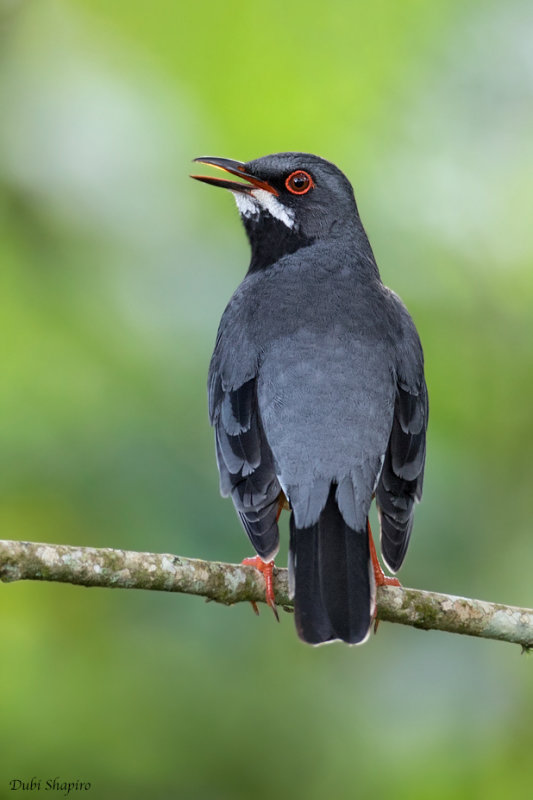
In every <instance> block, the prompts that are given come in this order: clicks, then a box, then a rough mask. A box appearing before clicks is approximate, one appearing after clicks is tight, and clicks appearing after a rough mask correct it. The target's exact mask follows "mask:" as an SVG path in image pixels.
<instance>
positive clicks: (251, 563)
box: [241, 556, 279, 622]
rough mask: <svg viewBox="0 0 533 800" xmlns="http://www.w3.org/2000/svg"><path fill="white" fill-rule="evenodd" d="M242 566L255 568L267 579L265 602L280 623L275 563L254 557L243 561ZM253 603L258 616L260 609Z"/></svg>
mask: <svg viewBox="0 0 533 800" xmlns="http://www.w3.org/2000/svg"><path fill="white" fill-rule="evenodd" d="M241 564H246V566H248V567H255V568H256V569H258V570H259V572H262V573H263V576H264V578H265V600H266V602H267V605H269V606H270V608H271V609H272V611H273V612H274V616H275V617H276V619H277V621H278V622H279V615H278V610H277V608H276V599H275V597H274V562H273V561H266V562H265V561H263V559H262V558H260V556H254V557H253V558H244V559H243V560H242V561H241ZM251 602H252V608H253V610H254V611H255V613H256V614H259V609H258V608H257V603H256V602H254V601H253V600H252V601H251Z"/></svg>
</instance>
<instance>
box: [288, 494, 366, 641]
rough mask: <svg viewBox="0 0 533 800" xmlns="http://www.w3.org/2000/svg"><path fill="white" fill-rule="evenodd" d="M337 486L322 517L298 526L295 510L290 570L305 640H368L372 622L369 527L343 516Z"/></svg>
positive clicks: (298, 623) (299, 628)
mask: <svg viewBox="0 0 533 800" xmlns="http://www.w3.org/2000/svg"><path fill="white" fill-rule="evenodd" d="M335 489H336V487H335V486H332V487H331V490H330V493H329V497H328V500H327V502H326V505H325V507H324V510H323V511H322V513H321V514H320V519H319V520H318V522H317V523H316V524H315V525H311V526H310V527H309V528H297V527H296V525H295V523H294V514H291V521H290V530H291V539H290V560H289V565H290V571H291V579H292V581H293V582H294V584H293V585H294V612H295V621H296V630H297V631H298V635H299V637H300V638H301V639H303V640H304V642H308V643H309V644H321V643H322V642H328V641H331V640H333V639H341V640H342V641H343V642H348V643H349V644H358V643H360V642H363V641H364V640H365V639H366V637H367V635H368V633H369V630H370V627H371V625H372V615H373V613H374V598H375V583H374V574H373V571H372V565H371V562H370V548H369V543H368V533H367V531H366V530H365V531H354V530H352V528H349V527H348V525H347V524H346V523H345V521H344V519H343V518H342V516H341V513H340V511H339V509H338V506H337V503H336V500H335Z"/></svg>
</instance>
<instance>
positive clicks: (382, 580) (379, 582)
mask: <svg viewBox="0 0 533 800" xmlns="http://www.w3.org/2000/svg"><path fill="white" fill-rule="evenodd" d="M367 528H368V542H369V544H370V558H371V561H372V567H373V568H374V578H375V580H376V586H401V585H402V584H401V583H400V581H399V580H398V578H389V577H388V575H385V573H384V572H383V570H382V569H381V564H380V563H379V561H378V556H377V553H376V548H375V547H374V539H373V537H372V531H371V530H370V522H367Z"/></svg>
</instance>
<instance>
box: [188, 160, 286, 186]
mask: <svg viewBox="0 0 533 800" xmlns="http://www.w3.org/2000/svg"><path fill="white" fill-rule="evenodd" d="M194 161H195V162H197V163H199V164H208V165H209V166H210V167H216V168H217V169H222V170H224V172H229V174H230V175H236V176H237V177H238V178H242V179H243V180H244V181H246V183H238V182H237V181H228V180H227V179H226V178H213V177H211V176H210V175H191V178H194V179H195V180H197V181H203V183H210V184H211V185H212V186H222V188H224V189H229V190H230V191H232V192H242V193H243V194H251V193H252V192H253V190H254V189H264V191H265V192H270V193H271V194H275V195H277V194H278V193H277V191H276V190H275V189H274V188H273V187H272V186H271V185H270V184H269V183H267V182H266V181H262V180H260V179H259V178H256V177H255V175H251V174H250V173H249V172H247V171H246V166H245V164H243V163H242V161H233V160H232V159H231V158H212V157H211V156H202V157H201V158H195V159H194Z"/></svg>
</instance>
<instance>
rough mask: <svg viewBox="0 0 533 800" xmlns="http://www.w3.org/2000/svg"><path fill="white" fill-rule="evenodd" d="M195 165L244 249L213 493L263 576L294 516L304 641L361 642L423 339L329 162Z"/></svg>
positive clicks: (418, 420)
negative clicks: (233, 209) (224, 193)
mask: <svg viewBox="0 0 533 800" xmlns="http://www.w3.org/2000/svg"><path fill="white" fill-rule="evenodd" d="M195 160H196V161H198V162H200V163H203V164H208V165H211V166H213V167H218V168H220V169H222V170H224V171H225V172H226V173H227V174H228V175H229V176H231V177H211V176H203V175H194V176H192V177H194V178H197V179H198V180H200V181H203V182H205V183H208V184H211V185H213V186H220V187H223V188H226V189H228V190H229V191H231V192H232V193H233V195H234V197H235V200H236V202H237V207H238V209H239V212H240V216H241V218H242V221H243V223H244V228H245V230H246V233H247V235H248V239H249V241H250V245H251V261H250V266H249V268H248V272H247V273H246V276H245V278H244V280H243V281H242V283H241V284H240V286H239V287H238V288H237V290H236V291H235V293H234V294H233V296H232V298H231V299H230V301H229V303H228V306H227V307H226V310H225V311H224V314H223V316H222V319H221V322H220V327H219V330H218V335H217V339H216V345H215V350H214V353H213V357H212V360H211V364H210V368H209V379H208V395H209V414H210V420H211V423H212V425H213V426H214V429H215V439H216V454H217V463H218V469H219V472H220V489H221V493H222V495H224V496H228V495H231V498H232V500H233V503H234V505H235V508H236V510H237V513H238V515H239V517H240V520H241V522H242V524H243V526H244V529H245V531H246V533H247V534H248V536H249V538H250V541H251V543H252V545H253V547H254V548H255V551H256V553H257V556H258V558H257V559H256V561H255V562H254V563H256V564H257V565H259V566H261V567H262V568H263V571H265V572H266V574H267V579H269V580H270V581H271V567H270V565H271V562H272V560H273V558H274V556H275V555H276V553H277V551H278V547H279V531H278V517H279V514H280V510H281V508H282V507H283V506H284V505H287V506H288V507H289V508H290V542H289V581H290V590H291V593H292V595H293V597H294V609H295V621H296V629H297V632H298V634H299V636H300V637H301V639H303V640H304V641H305V642H309V643H310V644H321V643H323V642H329V641H333V640H342V641H344V642H348V643H350V644H358V643H361V642H363V641H365V640H366V639H367V638H368V636H369V633H370V630H371V626H372V621H373V619H374V615H375V602H376V600H375V598H376V583H386V582H389V581H390V580H391V579H386V578H384V576H383V573H382V571H381V569H380V567H379V562H378V560H377V557H376V555H375V550H374V546H373V542H372V535H371V532H370V525H369V521H368V516H369V511H370V506H371V503H372V500H373V499H374V497H375V499H376V504H377V508H378V516H379V521H380V529H381V536H380V539H381V553H382V556H383V560H384V562H385V564H386V565H387V567H388V568H389V570H390V571H391V572H393V573H395V572H396V571H397V570H398V569H399V568H400V566H401V564H402V562H403V560H404V557H405V554H406V550H407V546H408V544H409V538H410V535H411V530H412V526H413V513H414V507H415V504H416V503H417V501H419V500H420V499H421V496H422V482H423V474H424V463H425V453H426V427H427V420H428V398H427V390H426V384H425V380H424V361H423V353H422V347H421V344H420V339H419V337H418V334H417V331H416V328H415V325H414V323H413V320H412V319H411V317H410V315H409V313H408V311H407V309H406V307H405V306H404V305H403V303H402V301H401V300H400V299H399V297H398V296H397V295H396V294H395V293H394V292H393V291H391V290H390V289H388V288H387V287H386V286H384V284H383V283H382V281H381V278H380V274H379V271H378V267H377V265H376V261H375V258H374V255H373V252H372V248H371V246H370V243H369V241H368V238H367V235H366V233H365V230H364V228H363V225H362V223H361V220H360V217H359V213H358V210H357V205H356V202H355V198H354V193H353V189H352V186H351V184H350V182H349V181H348V179H347V178H346V177H345V175H344V174H343V173H342V172H341V171H340V170H339V169H338V168H337V167H336V166H335V165H334V164H332V163H330V162H329V161H326V160H324V159H322V158H319V157H318V156H315V155H310V154H306V153H277V154H275V155H269V156H265V157H263V158H258V159H256V160H253V161H248V162H246V163H242V162H239V161H233V160H229V159H225V158H211V157H205V158H198V159H195ZM269 567H270V568H269ZM392 580H394V579H392ZM395 582H396V583H397V581H395ZM269 599H270V602H271V604H272V605H273V602H272V594H271V591H270V595H269Z"/></svg>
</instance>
